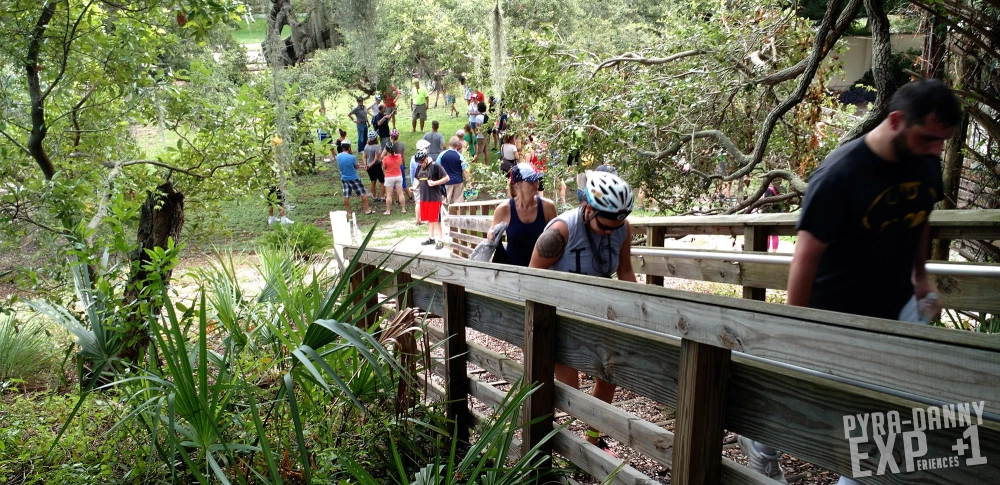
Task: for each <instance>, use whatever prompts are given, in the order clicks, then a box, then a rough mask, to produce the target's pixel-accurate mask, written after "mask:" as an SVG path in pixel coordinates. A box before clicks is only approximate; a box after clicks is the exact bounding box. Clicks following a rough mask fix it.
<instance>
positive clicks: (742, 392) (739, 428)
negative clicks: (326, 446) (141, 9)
mask: <svg viewBox="0 0 1000 485" xmlns="http://www.w3.org/2000/svg"><path fill="white" fill-rule="evenodd" d="M511 324H512V325H515V326H516V325H517V321H514V322H511ZM564 326H567V324H564V323H560V325H559V328H560V329H562V328H563V327H564ZM569 330H570V331H575V329H571V328H570V329H569ZM620 332H624V330H623V329H615V328H614V327H607V332H606V333H605V335H603V336H602V337H600V338H599V339H595V341H601V342H614V343H615V344H623V345H619V346H618V348H617V349H616V351H617V352H620V353H625V354H629V353H631V352H633V349H631V348H630V347H631V346H632V345H642V343H641V342H639V343H633V342H631V341H630V340H629V339H622V338H619V336H620V335H619V334H620ZM436 338H440V335H439V334H438V335H437V337H436ZM653 342H654V343H655V342H656V340H655V339H653ZM673 343H674V345H672V346H671V345H666V346H662V347H660V348H659V349H658V352H656V353H654V354H652V355H651V357H650V358H653V359H656V358H658V356H659V357H660V358H662V359H663V361H664V362H661V363H659V364H652V365H656V366H657V368H662V367H668V365H669V364H667V362H666V361H672V362H674V365H675V367H673V369H674V372H676V370H677V367H676V365H677V364H676V363H677V362H678V356H679V352H680V349H679V345H678V343H677V342H676V341H674V342H673ZM557 354H558V352H557ZM671 355H672V356H671ZM469 358H470V362H471V363H473V364H474V365H476V366H479V367H482V368H484V369H487V370H489V371H490V372H491V373H493V374H494V375H497V376H501V377H503V378H504V379H507V380H511V381H512V380H516V379H517V378H518V377H519V376H520V375H521V374H520V372H521V367H520V365H518V364H517V363H516V362H514V361H512V360H510V359H508V358H507V357H505V356H502V355H499V354H497V353H495V352H491V351H489V350H488V349H485V348H484V347H480V346H478V345H475V344H470V357H469ZM731 365H732V373H731V378H730V380H729V397H728V399H727V406H726V422H725V426H726V428H727V429H729V430H730V431H734V432H737V433H740V434H746V435H748V436H751V437H753V438H754V439H757V440H759V441H762V442H765V443H768V444H770V445H772V446H776V447H779V448H780V449H783V450H784V451H786V452H788V453H789V454H791V455H792V456H795V457H797V458H799V459H802V460H804V461H807V462H809V463H814V464H817V465H819V466H822V467H823V468H826V469H829V470H832V471H834V472H837V473H848V474H849V473H850V472H851V463H850V450H849V449H848V448H849V447H848V444H849V443H848V441H847V440H846V439H844V425H843V416H845V415H849V414H859V413H868V412H872V411H882V412H888V411H892V410H895V411H897V412H900V413H901V414H902V415H903V416H908V415H910V414H912V412H911V409H912V408H914V407H921V406H924V407H926V405H921V404H918V403H915V402H913V401H909V400H905V399H901V398H898V397H893V396H889V395H886V394H882V393H878V392H874V391H870V390H866V389H862V388H858V387H855V386H852V385H848V384H845V383H842V382H836V381H832V380H830V379H827V378H823V377H820V376H814V375H807V374H803V373H802V372H799V371H796V370H794V369H787V368H781V367H777V366H775V365H769V364H766V363H761V362H757V361H754V360H750V359H748V358H746V357H743V356H741V355H740V354H736V355H734V356H733V360H732V364H731ZM615 375H616V376H617V375H618V373H616V374H615ZM619 385H621V384H619ZM635 386H636V385H634V384H633V385H628V386H623V387H625V388H627V389H629V390H630V391H632V392H636V393H637V394H641V395H648V394H657V393H659V392H662V390H661V389H660V388H654V387H652V386H643V385H642V384H638V386H643V387H635ZM571 392H575V391H570V390H569V389H568V388H566V389H565V390H564V389H563V386H560V385H559V384H558V383H557V385H556V405H557V407H559V408H560V409H563V410H568V412H570V413H571V414H573V415H574V416H579V417H581V419H583V420H585V421H587V422H588V423H596V424H597V425H598V427H600V428H601V429H602V430H605V432H607V433H608V434H609V435H610V436H612V437H614V438H615V439H618V440H619V441H622V442H625V443H633V447H634V448H635V449H636V450H637V451H640V452H642V453H644V454H647V455H648V456H651V457H654V459H656V458H655V457H656V456H657V454H656V452H655V450H654V451H650V450H648V444H649V443H651V442H653V441H652V440H654V439H655V438H652V436H655V435H645V436H643V435H640V434H639V433H638V432H637V431H636V430H637V429H638V428H637V426H636V424H635V423H634V422H627V421H626V419H623V418H621V417H618V416H615V415H613V414H606V413H605V412H603V411H599V410H597V409H599V408H600V406H608V407H611V408H614V407H613V406H611V405H607V404H604V403H602V402H597V403H592V402H590V401H596V400H595V399H594V398H592V397H590V396H585V395H580V394H582V393H578V394H570V393H571ZM564 393H565V396H566V397H565V399H566V400H567V401H569V402H564V401H563V399H564V397H563V395H564ZM588 397H589V398H590V400H587V398H588ZM653 399H654V400H656V401H657V402H661V403H664V404H667V405H668V406H669V405H670V396H666V395H661V396H659V397H653ZM591 405H593V406H591ZM613 412H614V411H608V412H607V413H613ZM618 412H621V411H620V410H618ZM605 419H606V421H602V420H605ZM626 423H627V424H626ZM978 429H979V436H980V446H981V450H982V454H983V455H984V456H987V457H990V458H992V457H994V456H1000V423H998V422H996V421H989V420H988V418H987V420H986V421H984V423H983V424H982V425H979V427H978ZM907 430H909V429H907ZM963 431H964V428H962V429H953V430H950V431H949V432H944V431H941V432H938V431H934V432H927V433H926V438H927V449H928V450H929V454H928V456H942V455H947V454H950V453H949V450H951V448H950V447H951V446H952V445H954V444H955V442H956V440H957V439H958V438H959V435H961V433H962V432H963ZM622 432H627V433H628V435H627V436H628V437H627V438H626V439H627V440H628V441H626V440H625V439H622V437H620V436H619V435H618V433H622ZM640 436H643V437H640ZM720 442H721V441H720ZM987 443H988V444H987ZM642 445H647V447H646V448H643V447H642ZM894 450H896V453H898V454H899V456H903V455H902V453H903V452H904V450H903V444H902V441H901V440H898V439H897V441H896V443H895V447H894ZM557 451H558V450H557ZM860 451H862V452H869V459H868V460H865V461H864V463H865V464H866V465H865V467H876V466H877V464H878V459H879V457H878V454H877V453H874V452H875V451H877V450H875V449H874V446H873V445H872V444H871V443H869V444H868V445H867V446H866V447H863V448H862V449H861V450H860ZM931 452H933V453H931ZM658 461H659V460H658ZM723 468H724V469H726V465H725V463H723ZM744 470H745V468H744ZM727 473H728V472H725V471H724V472H723V476H724V482H725V483H736V482H731V481H729V480H732V478H726V474H727ZM997 476H1000V460H992V459H991V460H990V462H989V463H988V464H987V465H986V466H972V467H956V468H950V469H940V470H932V471H926V472H921V473H919V474H917V475H912V474H886V475H882V476H877V477H872V478H871V479H866V480H865V483H888V484H915V483H950V484H956V485H957V484H968V483H996V477H997ZM742 480H743V479H740V482H741V483H743V481H742ZM767 483H771V482H767Z"/></svg>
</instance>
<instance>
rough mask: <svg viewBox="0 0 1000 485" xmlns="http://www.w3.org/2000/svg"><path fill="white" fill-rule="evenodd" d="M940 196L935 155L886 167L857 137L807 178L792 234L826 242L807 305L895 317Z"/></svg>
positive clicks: (905, 297) (938, 163)
mask: <svg viewBox="0 0 1000 485" xmlns="http://www.w3.org/2000/svg"><path fill="white" fill-rule="evenodd" d="M943 192H944V189H943V185H942V181H941V161H940V160H939V159H937V158H923V159H912V160H902V161H899V162H896V163H892V162H887V161H885V160H883V159H882V158H879V157H878V156H877V155H875V153H874V152H872V151H871V149H870V148H868V145H866V144H865V143H864V138H859V139H857V140H854V141H852V142H850V143H847V144H846V145H844V146H842V147H840V148H838V149H836V150H834V151H833V152H832V153H830V155H829V156H827V158H826V160H825V161H824V162H823V164H822V165H820V167H819V168H818V169H817V170H816V172H815V173H814V174H813V176H812V178H811V179H810V180H809V189H808V191H807V192H806V197H805V200H804V201H803V202H802V215H801V217H800V218H799V223H798V226H797V229H799V230H804V231H809V232H810V233H812V235H813V236H815V237H816V238H818V239H819V240H820V241H823V242H825V243H828V244H829V246H828V247H827V249H826V251H825V252H824V253H823V255H822V257H821V258H820V261H819V267H818V268H817V271H816V282H815V283H814V284H813V291H812V297H811V299H810V300H809V306H810V307H812V308H821V309H825V310H834V311H839V312H844V313H853V314H857V315H867V316H872V317H880V318H890V319H893V320H895V319H897V318H898V316H899V311H900V310H901V309H902V308H903V305H905V304H906V302H907V301H908V300H909V299H910V297H911V296H913V284H912V282H911V281H910V278H911V274H912V271H913V260H914V257H915V256H916V254H917V249H918V246H919V243H920V237H921V235H922V234H923V230H924V227H925V225H926V224H927V218H928V216H929V215H930V213H931V210H932V209H933V208H934V203H935V202H937V201H939V200H941V199H942V198H943V197H942V194H943Z"/></svg>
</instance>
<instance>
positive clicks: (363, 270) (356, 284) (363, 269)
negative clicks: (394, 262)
mask: <svg viewBox="0 0 1000 485" xmlns="http://www.w3.org/2000/svg"><path fill="white" fill-rule="evenodd" d="M374 270H375V268H374V267H372V266H371V265H368V264H358V266H357V268H356V269H355V271H354V273H353V274H351V292H354V291H356V290H359V289H361V290H364V291H370V289H371V286H368V287H367V288H362V285H363V284H364V281H365V279H366V278H368V276H369V275H370V274H372V271H374ZM378 304H379V303H378V295H373V296H372V298H371V299H370V300H368V302H367V303H365V309H364V311H365V312H367V311H368V310H371V309H372V308H376V307H378ZM377 320H378V312H377V311H375V312H372V313H369V314H368V315H367V316H365V318H364V319H363V320H360V321H358V323H359V324H361V323H362V322H363V325H364V326H365V328H370V327H371V326H372V325H374V324H375V322H376V321H377Z"/></svg>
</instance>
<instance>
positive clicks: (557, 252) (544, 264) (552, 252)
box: [528, 221, 569, 269]
mask: <svg viewBox="0 0 1000 485" xmlns="http://www.w3.org/2000/svg"><path fill="white" fill-rule="evenodd" d="M568 237H569V229H568V228H567V227H566V223H565V222H563V221H556V222H554V223H553V224H552V225H551V226H549V228H548V229H546V230H545V232H543V233H542V235H541V236H539V237H538V241H537V242H535V250H534V251H532V252H531V263H530V264H528V267H529V268H542V269H548V268H550V267H552V265H553V264H555V263H556V261H558V260H559V258H561V257H562V255H563V250H565V249H566V239H567V238H568Z"/></svg>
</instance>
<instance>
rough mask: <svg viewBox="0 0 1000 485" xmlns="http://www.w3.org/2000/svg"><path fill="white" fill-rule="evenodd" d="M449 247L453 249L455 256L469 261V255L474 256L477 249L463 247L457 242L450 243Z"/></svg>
mask: <svg viewBox="0 0 1000 485" xmlns="http://www.w3.org/2000/svg"><path fill="white" fill-rule="evenodd" d="M448 247H449V248H451V249H452V251H454V252H455V254H456V255H458V256H459V257H460V258H462V259H469V255H470V254H472V252H473V251H475V248H470V247H468V246H463V245H461V244H459V243H455V242H449V243H448Z"/></svg>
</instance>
